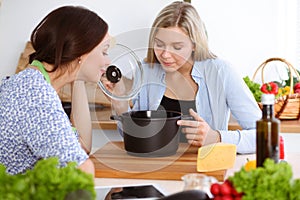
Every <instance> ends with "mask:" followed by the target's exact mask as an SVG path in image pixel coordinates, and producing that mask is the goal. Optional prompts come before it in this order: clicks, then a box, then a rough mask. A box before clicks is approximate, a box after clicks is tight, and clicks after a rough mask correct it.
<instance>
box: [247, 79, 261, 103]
mask: <svg viewBox="0 0 300 200" xmlns="http://www.w3.org/2000/svg"><path fill="white" fill-rule="evenodd" d="M243 79H244V81H245V83H246V85H247V86H248V88H249V89H250V91H251V92H252V94H253V96H254V98H255V100H256V101H257V102H260V101H261V95H262V91H261V90H260V87H261V86H260V84H258V83H255V82H254V81H252V80H251V79H250V78H249V77H248V76H246V77H244V78H243Z"/></svg>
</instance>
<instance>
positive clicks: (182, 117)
mask: <svg viewBox="0 0 300 200" xmlns="http://www.w3.org/2000/svg"><path fill="white" fill-rule="evenodd" d="M181 119H182V120H194V117H192V116H191V115H182V116H181Z"/></svg>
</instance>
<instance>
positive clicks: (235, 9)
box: [0, 0, 295, 79]
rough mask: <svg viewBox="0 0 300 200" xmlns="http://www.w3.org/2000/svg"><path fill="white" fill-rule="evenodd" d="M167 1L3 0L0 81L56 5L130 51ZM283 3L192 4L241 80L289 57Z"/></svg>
mask: <svg viewBox="0 0 300 200" xmlns="http://www.w3.org/2000/svg"><path fill="white" fill-rule="evenodd" d="M293 1H295V0H293ZM62 2H63V3H62ZM170 2H172V0H109V1H104V0H61V1H53V0H26V1H24V0H22V1H20V0H2V5H1V7H0V61H1V62H0V79H2V78H3V77H4V76H6V75H9V74H12V73H14V71H15V69H16V66H17V62H18V59H19V56H20V53H21V52H22V51H23V48H24V45H25V43H26V41H28V40H29V37H30V33H31V31H32V29H33V28H34V27H35V26H36V24H37V23H38V22H39V21H40V20H41V19H42V18H43V17H44V16H45V15H46V14H48V13H49V12H50V11H51V10H53V9H54V8H57V7H58V6H60V5H67V4H73V5H82V6H85V7H88V8H90V9H91V10H93V11H95V12H97V13H98V14H99V15H100V16H101V17H103V18H104V19H105V20H106V21H107V22H108V23H109V25H110V33H111V34H112V35H114V36H118V38H120V40H121V41H122V42H123V43H128V45H129V46H133V47H134V46H135V45H136V44H138V45H141V44H143V45H146V44H147V36H148V35H147V31H145V29H143V28H147V27H149V26H150V25H151V24H152V21H153V19H154V18H155V16H156V14H157V13H158V12H159V10H160V9H161V8H162V7H164V6H165V5H167V4H169V3H170ZM284 2H285V1H283V0H264V1H261V0H243V1H240V0H201V1H200V0H192V3H193V4H194V5H195V7H196V8H197V9H198V11H199V13H200V16H201V17H202V18H203V20H204V21H205V23H206V26H207V30H208V34H209V40H210V46H211V48H212V49H213V51H214V52H215V53H216V54H217V55H219V56H220V57H223V58H225V59H226V60H229V61H230V62H232V63H233V64H234V65H235V66H236V69H237V71H238V72H240V73H241V75H243V76H244V75H251V76H252V75H253V73H254V70H255V68H256V67H257V66H258V65H259V64H260V63H261V62H263V61H264V60H265V59H267V58H269V57H273V56H282V57H287V56H289V55H290V56H291V53H290V54H288V52H289V50H288V49H289V48H288V45H286V38H287V36H286V34H285V32H286V31H285V30H284V29H283V28H284V27H282V25H284V24H285V22H286V20H287V18H286V15H285V14H286V12H285V7H282V6H285V4H286V3H284ZM289 2H290V1H289ZM282 16H283V17H282ZM130 35H133V36H130ZM141 55H142V54H141Z"/></svg>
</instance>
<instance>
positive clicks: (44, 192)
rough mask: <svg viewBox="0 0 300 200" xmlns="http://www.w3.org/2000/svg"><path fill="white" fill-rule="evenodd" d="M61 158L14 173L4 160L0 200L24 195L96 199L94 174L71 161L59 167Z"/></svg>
mask: <svg viewBox="0 0 300 200" xmlns="http://www.w3.org/2000/svg"><path fill="white" fill-rule="evenodd" d="M58 164H59V162H58V158H54V157H53V158H48V159H44V160H40V161H38V162H37V163H36V165H35V167H34V168H33V169H32V170H27V171H26V173H24V174H16V175H10V174H7V173H6V168H5V167H4V166H3V165H1V164H0V200H2V199H5V200H10V199H14V200H18V199H20V200H23V199H32V200H35V199H44V200H47V199H72V200H73V199H76V200H79V199H82V200H85V199H88V200H89V199H95V198H96V192H95V189H94V179H93V176H92V175H90V174H87V173H85V172H83V171H81V170H79V169H78V168H77V167H76V163H73V162H72V163H69V164H68V165H67V166H66V167H62V168H60V167H58Z"/></svg>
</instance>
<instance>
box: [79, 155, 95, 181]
mask: <svg viewBox="0 0 300 200" xmlns="http://www.w3.org/2000/svg"><path fill="white" fill-rule="evenodd" d="M78 169H80V170H82V171H84V172H86V173H88V174H92V175H93V177H95V166H94V163H93V162H92V161H91V160H90V159H87V160H86V161H84V162H83V163H82V164H81V165H79V166H78Z"/></svg>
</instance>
